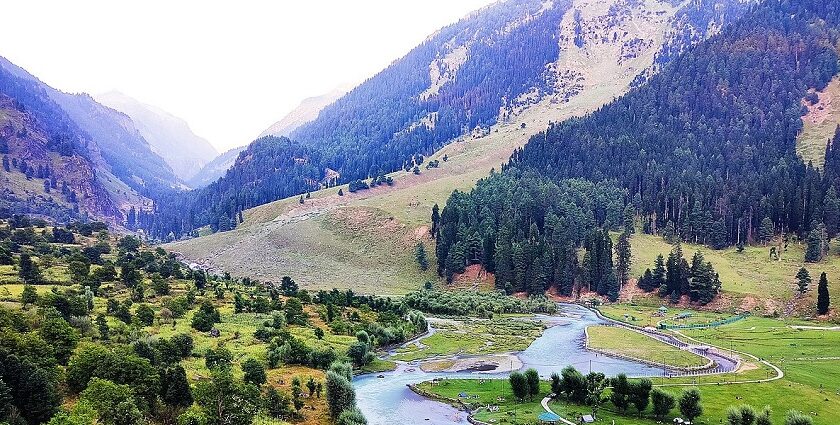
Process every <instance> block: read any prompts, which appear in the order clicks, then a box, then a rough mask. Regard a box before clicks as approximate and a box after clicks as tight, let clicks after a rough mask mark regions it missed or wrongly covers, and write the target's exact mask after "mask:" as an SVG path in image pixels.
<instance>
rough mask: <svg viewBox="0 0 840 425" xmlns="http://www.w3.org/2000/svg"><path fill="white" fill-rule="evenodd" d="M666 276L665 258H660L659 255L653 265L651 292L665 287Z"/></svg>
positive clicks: (660, 255)
mask: <svg viewBox="0 0 840 425" xmlns="http://www.w3.org/2000/svg"><path fill="white" fill-rule="evenodd" d="M666 276H667V272H666V270H665V258H664V257H662V254H659V255H657V256H656V261H654V263H653V273H652V278H653V280H652V281H651V290H654V289H658V288H659V287H661V286H662V285H665V278H666Z"/></svg>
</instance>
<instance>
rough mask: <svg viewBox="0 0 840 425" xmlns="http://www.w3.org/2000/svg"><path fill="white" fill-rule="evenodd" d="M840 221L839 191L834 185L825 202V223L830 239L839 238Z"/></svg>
mask: <svg viewBox="0 0 840 425" xmlns="http://www.w3.org/2000/svg"><path fill="white" fill-rule="evenodd" d="M839 220H840V197H838V196H837V191H836V190H835V189H834V185H831V186H830V187H829V188H828V191H826V193H825V199H824V200H823V223H824V224H825V231H826V234H827V235H828V238H829V239H834V237H835V236H837V230H838V221H839Z"/></svg>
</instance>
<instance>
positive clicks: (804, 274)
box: [796, 267, 811, 295]
mask: <svg viewBox="0 0 840 425" xmlns="http://www.w3.org/2000/svg"><path fill="white" fill-rule="evenodd" d="M810 284H811V275H810V274H809V273H808V270H806V269H805V267H800V268H799V271H798V272H796V285H797V286H798V287H799V293H800V294H802V295H804V294H805V292H806V291H808V286H809V285H810Z"/></svg>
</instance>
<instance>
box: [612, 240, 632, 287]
mask: <svg viewBox="0 0 840 425" xmlns="http://www.w3.org/2000/svg"><path fill="white" fill-rule="evenodd" d="M615 254H616V267H615V269H616V274H617V275H618V281H619V283H621V285H622V286H623V285H624V284H626V283H627V280H628V279H629V278H630V276H629V275H630V266H631V265H632V261H633V260H632V253H631V250H630V233H628V232H627V231H626V230H625V231H624V232H623V233H622V234H621V235H620V236H619V237H618V242H616V244H615Z"/></svg>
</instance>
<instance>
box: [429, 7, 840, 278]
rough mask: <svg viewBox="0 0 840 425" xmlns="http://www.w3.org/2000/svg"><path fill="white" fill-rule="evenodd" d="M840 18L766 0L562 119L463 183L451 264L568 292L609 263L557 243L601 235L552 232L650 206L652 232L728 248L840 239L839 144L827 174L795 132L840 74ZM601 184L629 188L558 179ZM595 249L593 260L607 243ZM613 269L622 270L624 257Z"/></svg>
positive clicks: (447, 231)
mask: <svg viewBox="0 0 840 425" xmlns="http://www.w3.org/2000/svg"><path fill="white" fill-rule="evenodd" d="M838 28H840V7H838V5H837V4H835V3H823V2H818V1H811V0H807V1H797V2H779V1H775V0H774V1H769V2H766V3H764V4H762V5H761V6H757V7H755V9H754V10H752V11H751V12H750V13H748V14H747V15H745V17H744V18H742V19H741V20H739V21H737V22H735V23H732V24H731V25H729V26H727V27H726V29H725V30H724V31H723V32H722V33H721V34H720V35H719V36H717V37H713V38H712V39H710V40H709V41H707V42H704V43H701V44H699V45H697V46H696V47H694V48H692V49H689V50H688V51H687V52H686V53H685V54H683V55H681V56H678V57H677V58H675V59H674V60H673V61H672V63H671V64H670V65H668V66H666V67H664V69H663V70H662V72H661V73H659V74H658V75H656V76H654V77H652V78H651V79H650V81H649V82H648V83H647V84H644V85H642V86H640V87H639V88H638V89H636V90H633V91H631V92H630V93H629V94H628V95H626V96H624V97H623V98H621V99H619V100H617V101H615V102H613V103H611V104H609V105H607V106H605V107H604V108H602V109H601V110H599V111H598V112H596V113H594V114H592V115H590V116H587V117H584V118H580V119H574V120H569V121H567V122H563V123H558V124H555V125H552V126H551V127H550V128H549V129H548V130H547V131H546V132H544V133H542V134H540V135H537V136H535V137H533V138H532V139H531V140H530V142H529V143H528V144H527V145H526V146H525V147H524V148H523V149H521V150H518V151H517V152H516V153H515V154H514V155H513V157H512V158H511V161H510V163H509V165H508V166H507V167H506V170H505V171H504V172H503V173H501V174H500V175H495V176H492V177H491V178H489V179H487V180H485V181H483V182H481V183H479V187H478V189H476V190H475V191H473V192H472V193H471V194H463V193H455V194H453V196H452V197H451V198H450V200H449V202H448V204H447V207H446V208H445V209H444V211H443V213H442V217H441V222H440V224H439V227H438V228H439V229H440V231H439V234H438V246H437V254H438V259H439V266H440V272H441V273H443V274H445V275H447V276H451V274H452V273H459V272H460V271H462V270H463V269H464V267H465V266H466V265H468V264H471V263H480V264H482V265H483V266H484V267H486V268H487V269H488V271H490V272H495V273H496V277H497V279H496V283H497V285H499V286H500V287H504V286H505V285H506V284H510V285H511V287H512V289H513V290H528V291H529V292H541V288H532V287H526V285H525V282H526V279H524V277H526V276H538V277H539V278H540V279H539V280H540V281H541V282H543V283H544V284H545V288H548V287H551V286H559V287H560V288H561V289H562V290H563V292H567V293H568V292H569V290H570V289H572V288H570V287H568V286H566V285H563V282H564V281H567V282H575V283H577V284H581V283H587V284H591V285H593V287H596V286H597V287H600V286H601V285H602V284H603V283H604V282H586V279H581V278H579V277H578V274H577V273H579V270H580V269H587V270H588V271H590V272H591V271H592V270H594V269H595V268H597V267H601V266H600V265H596V264H595V263H594V261H593V262H590V263H587V262H586V259H584V263H583V264H581V265H580V266H578V265H577V264H574V263H575V261H576V258H575V257H568V256H564V255H563V252H564V251H563V250H560V251H559V252H558V251H557V250H556V248H557V247H558V246H559V247H571V248H575V247H579V246H581V245H582V244H583V245H586V247H587V248H590V247H591V241H592V239H591V237H590V238H589V239H586V240H583V241H582V240H581V238H580V236H579V235H577V234H568V232H567V231H561V232H558V231H555V230H552V229H558V228H559V229H567V228H569V226H568V225H569V224H570V223H575V221H571V220H573V219H574V217H577V216H579V215H580V216H583V217H585V218H586V219H587V220H591V223H590V224H589V225H588V226H587V227H588V228H589V229H594V228H596V227H602V228H608V229H616V228H621V227H622V226H625V223H626V222H632V221H631V220H632V219H633V217H634V216H635V217H640V218H641V221H642V224H643V229H644V231H646V232H651V233H663V234H665V235H666V237H669V239H672V240H673V239H682V240H686V241H690V242H699V243H704V244H708V245H710V246H712V247H717V248H720V247H725V246H728V245H734V244H737V243H748V242H753V241H757V240H759V238H761V239H762V240H766V239H767V238H768V237H770V236H772V234H773V232H774V231H775V232H777V233H792V234H799V235H803V236H804V235H805V234H806V232H810V234H809V239H810V238H812V237H813V238H816V239H817V240H820V239H826V238H831V237H834V236H835V235H836V233H837V222H838V215H839V214H840V210H838V208H840V205H838V201H837V196H836V191H835V189H834V188H836V187H837V185H838V183H839V182H838V180H837V176H838V174H840V173H838V171H837V166H838V164H840V162H838V161H837V160H836V158H837V157H838V154H837V152H838V151H840V149H837V148H834V147H832V148H831V149H828V151H827V154H826V156H827V160H826V166H825V173H824V174H822V175H821V174H820V173H819V172H818V171H817V170H816V169H815V168H813V167H811V166H808V165H806V164H805V163H803V161H802V160H801V159H800V158H799V157H798V156H797V154H796V138H797V135H798V134H799V132H800V131H801V130H802V120H801V116H802V115H803V113H804V112H805V108H804V106H803V99H804V98H805V97H806V95H807V93H808V92H809V90H822V89H823V88H824V87H825V86H826V85H827V84H828V83H829V81H830V80H831V79H832V77H833V76H835V75H836V74H837V73H838V53H837V49H836V46H837V42H838ZM835 140H837V139H835ZM568 179H575V180H568ZM569 182H572V183H569ZM574 182H578V183H574ZM588 182H598V183H599V184H602V185H611V186H614V187H615V188H616V190H620V191H621V192H623V194H622V195H621V196H613V197H611V198H610V199H609V200H608V201H606V202H605V203H602V204H597V203H596V204H595V205H586V204H585V203H584V201H585V200H586V199H584V198H579V197H577V198H575V197H571V198H568V199H567V200H564V201H556V200H553V197H552V196H551V195H552V193H555V192H556V191H557V189H556V187H557V186H560V187H561V188H562V187H564V186H567V185H569V184H590V183H588ZM546 199H548V200H552V201H551V202H546V201H545V200H546ZM564 202H565V203H569V202H571V203H572V204H574V205H576V206H578V207H579V208H580V209H570V208H569V207H568V206H566V205H564ZM558 220H559V223H560V224H559V225H557V224H556V223H557V222H558ZM760 228H761V229H760ZM524 229H530V230H529V231H525V230H524ZM759 230H761V231H760V232H759ZM820 245H822V246H823V248H818V251H819V252H815V253H814V254H815V255H816V258H815V259H811V260H810V261H814V260H818V259H819V258H821V257H822V255H823V254H824V249H825V248H827V246H828V244H827V243H823V244H817V246H820ZM587 253H588V254H591V256H590V259H594V257H595V255H596V254H597V250H596V251H591V250H590V249H587ZM605 267H606V269H609V273H606V272H605V273H603V275H604V276H606V278H609V276H610V275H611V274H612V264H611V261H610V264H608V265H605ZM500 277H501V278H500ZM606 278H605V279H606ZM542 289H544V288H542Z"/></svg>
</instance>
